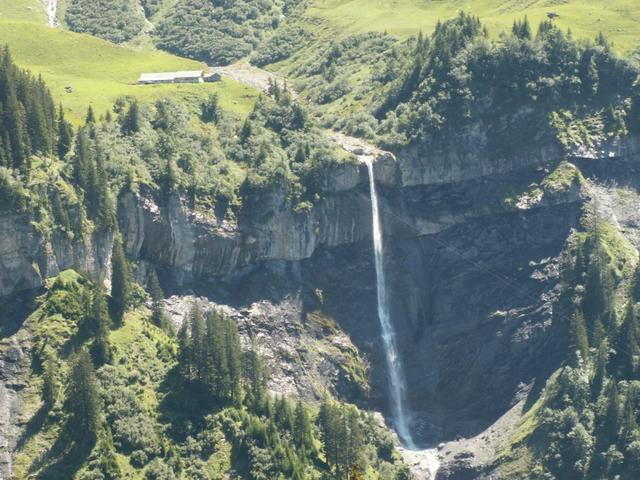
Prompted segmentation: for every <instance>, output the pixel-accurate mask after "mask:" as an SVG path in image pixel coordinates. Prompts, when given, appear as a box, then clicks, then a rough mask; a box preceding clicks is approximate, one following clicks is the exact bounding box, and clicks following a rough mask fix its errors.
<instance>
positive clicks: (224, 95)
mask: <svg viewBox="0 0 640 480" xmlns="http://www.w3.org/2000/svg"><path fill="white" fill-rule="evenodd" d="M0 1H1V2H5V3H6V4H8V3H10V1H9V2H7V1H6V0H0ZM2 5H4V3H3V4H2ZM1 11H2V10H1V9H0V12H1ZM28 11H29V12H31V11H32V10H28ZM1 44H6V45H8V46H9V48H10V50H11V53H12V55H13V57H14V59H15V61H16V63H18V64H19V65H20V66H22V67H25V68H29V69H30V70H31V71H32V72H34V73H36V74H41V75H42V77H43V78H44V79H45V81H46V82H47V85H48V86H49V88H50V89H51V91H52V92H53V94H54V98H55V99H56V101H60V102H62V103H63V105H64V107H65V109H66V110H67V112H68V115H69V118H71V119H72V120H73V121H79V120H80V119H81V118H82V117H83V116H84V114H85V112H86V109H87V107H88V106H89V105H92V106H93V108H94V110H95V111H96V112H97V113H98V114H100V113H101V112H104V111H105V110H107V109H109V108H110V107H111V106H112V105H113V102H114V101H115V100H116V99H117V98H118V97H121V96H128V95H131V96H135V97H137V98H139V99H140V100H142V101H150V100H154V99H156V98H159V97H163V96H167V95H178V96H180V97H183V98H186V99H193V100H199V99H202V98H205V97H207V96H208V95H210V94H211V93H214V92H216V93H218V95H219V98H220V104H221V106H222V107H223V108H224V109H225V110H228V111H231V112H233V113H235V114H237V115H240V116H243V115H246V114H247V113H248V112H249V111H250V109H251V108H252V106H253V103H254V101H255V99H256V97H257V92H256V91H255V90H253V89H251V88H249V87H246V86H244V85H242V84H240V83H237V82H235V81H232V80H229V79H224V81H222V82H219V83H212V84H193V85H144V86H141V85H136V81H137V79H138V77H139V75H140V73H142V72H162V71H173V70H197V69H203V68H205V65H204V64H202V63H199V62H195V61H192V60H186V59H184V58H180V57H176V56H174V55H170V54H167V53H163V52H158V51H144V50H140V49H134V48H131V47H126V46H119V45H114V44H112V43H110V42H107V41H104V40H100V39H98V38H95V37H92V36H90V35H84V34H77V33H73V32H69V31H64V30H62V29H59V28H58V29H52V28H49V27H48V26H46V25H45V23H44V22H42V23H40V22H34V21H17V20H5V19H3V16H0V45H1Z"/></svg>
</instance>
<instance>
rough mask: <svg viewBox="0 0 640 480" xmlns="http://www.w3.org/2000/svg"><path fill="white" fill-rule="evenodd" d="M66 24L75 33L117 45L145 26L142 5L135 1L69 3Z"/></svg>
mask: <svg viewBox="0 0 640 480" xmlns="http://www.w3.org/2000/svg"><path fill="white" fill-rule="evenodd" d="M64 20H65V22H66V23H67V25H69V28H70V29H71V30H73V31H74V32H79V33H90V34H91V35H95V36H96V37H100V38H104V39H105V40H109V41H111V42H114V43H122V42H126V41H127V40H130V39H131V38H133V37H135V36H136V35H137V34H138V33H139V32H140V31H141V30H142V27H143V25H144V18H143V16H142V13H141V12H140V5H139V4H138V2H136V1H132V0H117V1H113V0H97V1H96V0H69V4H68V5H67V8H66V10H65V16H64Z"/></svg>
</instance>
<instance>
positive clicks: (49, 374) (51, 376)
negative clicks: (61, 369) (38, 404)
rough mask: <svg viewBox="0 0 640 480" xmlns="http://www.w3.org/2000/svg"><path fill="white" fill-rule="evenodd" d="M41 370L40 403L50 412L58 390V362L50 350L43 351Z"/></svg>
mask: <svg viewBox="0 0 640 480" xmlns="http://www.w3.org/2000/svg"><path fill="white" fill-rule="evenodd" d="M42 368H43V372H42V401H43V403H44V406H45V408H46V409H47V410H50V409H51V408H52V407H53V406H54V405H55V403H56V400H57V398H58V392H59V390H60V384H59V381H58V374H57V372H58V362H57V361H56V358H55V354H54V352H53V350H51V349H50V348H46V349H45V353H44V362H43V366H42Z"/></svg>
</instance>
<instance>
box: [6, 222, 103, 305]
mask: <svg viewBox="0 0 640 480" xmlns="http://www.w3.org/2000/svg"><path fill="white" fill-rule="evenodd" d="M0 231H2V235H0V298H1V297H5V296H7V295H9V294H11V293H14V292H18V291H23V290H31V289H35V288H39V287H41V286H42V285H43V282H44V280H45V279H46V278H48V277H52V276H55V275H57V274H58V273H60V272H61V271H63V270H66V269H69V268H72V269H75V270H77V271H79V272H82V273H85V274H87V275H89V276H90V277H92V278H95V279H100V280H104V279H106V278H107V277H108V275H109V268H108V266H109V264H110V258H111V249H112V245H113V234H112V233H111V232H100V233H94V234H87V235H86V236H85V237H84V238H80V239H73V238H72V237H70V236H68V235H67V234H66V233H64V232H55V233H52V234H51V235H48V234H45V233H43V232H42V231H40V230H39V229H38V228H37V226H36V224H35V222H34V219H33V218H32V217H31V216H30V215H28V214H16V213H13V212H9V211H6V210H5V211H2V212H0Z"/></svg>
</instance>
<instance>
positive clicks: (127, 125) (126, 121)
mask: <svg viewBox="0 0 640 480" xmlns="http://www.w3.org/2000/svg"><path fill="white" fill-rule="evenodd" d="M138 131H140V109H139V107H138V102H137V101H136V100H133V101H131V103H129V109H128V110H127V113H125V115H124V118H123V120H122V133H123V134H124V135H132V134H134V133H136V132H138Z"/></svg>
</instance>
